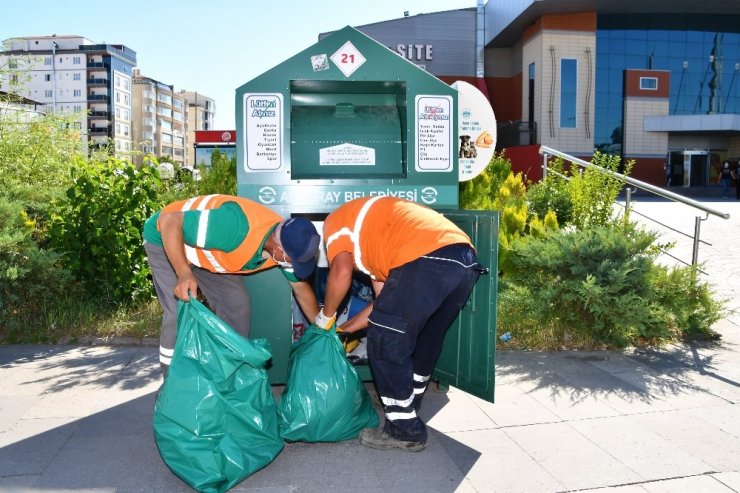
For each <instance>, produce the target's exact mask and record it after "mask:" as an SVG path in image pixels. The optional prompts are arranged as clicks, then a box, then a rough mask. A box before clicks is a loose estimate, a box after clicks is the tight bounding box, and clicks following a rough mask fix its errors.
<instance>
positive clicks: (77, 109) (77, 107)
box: [74, 104, 82, 112]
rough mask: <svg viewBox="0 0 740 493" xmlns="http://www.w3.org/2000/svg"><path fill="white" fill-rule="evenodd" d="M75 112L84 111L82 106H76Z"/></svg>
mask: <svg viewBox="0 0 740 493" xmlns="http://www.w3.org/2000/svg"><path fill="white" fill-rule="evenodd" d="M74 110H75V112H78V111H82V106H81V105H79V104H76V105H75V106H74Z"/></svg>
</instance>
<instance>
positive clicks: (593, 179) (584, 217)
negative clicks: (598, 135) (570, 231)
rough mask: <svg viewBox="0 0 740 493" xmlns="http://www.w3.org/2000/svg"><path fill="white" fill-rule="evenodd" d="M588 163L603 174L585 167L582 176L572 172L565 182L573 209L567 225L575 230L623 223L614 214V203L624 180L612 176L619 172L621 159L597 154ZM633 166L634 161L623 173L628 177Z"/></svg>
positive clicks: (625, 167) (628, 164) (626, 166)
mask: <svg viewBox="0 0 740 493" xmlns="http://www.w3.org/2000/svg"><path fill="white" fill-rule="evenodd" d="M591 163H592V164H594V165H596V166H600V167H601V168H603V169H605V170H606V172H603V171H599V170H596V169H593V168H586V169H585V170H583V172H582V173H578V172H572V173H571V179H570V181H569V182H568V192H569V195H570V202H571V204H572V207H573V209H572V217H571V221H570V222H571V224H573V225H574V226H575V227H577V228H586V227H589V226H606V225H609V224H614V223H617V222H619V221H623V220H624V219H620V218H619V217H618V216H616V215H615V213H614V202H615V201H616V200H617V196H618V195H619V192H620V191H621V189H622V186H624V180H623V179H622V178H619V177H616V176H614V173H616V172H619V170H620V166H621V158H620V157H619V156H613V155H609V154H601V153H599V152H596V153H594V157H593V159H592V160H591ZM633 165H634V162H633V161H630V162H628V163H627V164H626V165H625V166H624V170H623V174H624V175H629V173H630V171H631V170H632V166H633ZM572 171H575V166H574V168H573V169H572Z"/></svg>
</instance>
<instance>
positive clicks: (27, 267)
mask: <svg viewBox="0 0 740 493" xmlns="http://www.w3.org/2000/svg"><path fill="white" fill-rule="evenodd" d="M35 232H36V224H35V221H34V220H33V219H32V218H30V217H29V216H28V214H27V213H26V211H25V209H24V207H23V205H22V203H21V202H19V201H13V200H9V199H8V197H7V196H5V194H4V193H2V192H0V314H2V316H0V340H3V339H4V340H7V341H9V342H15V341H24V342H42V341H43V342H47V341H48V339H47V337H46V336H45V335H44V334H43V330H41V331H40V330H38V327H39V326H44V324H45V314H44V307H45V306H48V305H49V304H53V303H54V302H55V301H56V300H57V299H59V298H60V297H62V296H64V295H65V294H72V295H74V294H76V293H79V291H80V290H79V286H77V285H76V284H75V283H74V282H73V279H72V275H71V273H70V272H69V271H68V270H67V269H66V268H65V266H64V262H63V260H64V259H63V258H62V257H61V255H59V254H57V253H55V252H53V251H49V250H44V249H42V248H40V247H39V246H38V244H37V242H36V240H35V239H34V235H35Z"/></svg>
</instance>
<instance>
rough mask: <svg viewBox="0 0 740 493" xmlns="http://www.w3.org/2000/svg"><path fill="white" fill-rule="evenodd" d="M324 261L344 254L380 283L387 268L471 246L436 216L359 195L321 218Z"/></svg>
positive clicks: (390, 200)
mask: <svg viewBox="0 0 740 493" xmlns="http://www.w3.org/2000/svg"><path fill="white" fill-rule="evenodd" d="M324 238H325V241H326V252H327V259H328V260H329V263H330V264H331V261H332V260H333V259H334V257H335V256H336V255H337V254H339V253H341V252H350V253H351V254H352V255H353V257H354V263H355V266H356V267H357V269H358V270H360V271H362V272H364V273H366V274H368V275H369V276H370V277H371V278H372V279H375V280H377V281H381V282H385V280H386V279H387V278H388V274H389V272H390V271H391V270H392V269H394V268H396V267H400V266H402V265H404V264H407V263H408V262H411V261H413V260H416V259H418V258H419V257H422V256H423V255H426V254H428V253H431V252H433V251H435V250H438V249H439V248H442V247H444V246H447V245H454V244H459V243H462V244H468V245H471V246H472V243H471V241H470V238H468V236H467V235H466V234H465V233H464V232H463V231H462V230H461V229H460V228H458V227H457V226H455V224H454V223H452V221H450V220H449V219H447V218H446V217H444V216H443V215H442V214H440V213H438V212H437V211H434V210H432V209H430V208H428V207H425V206H423V205H421V204H417V203H415V202H410V201H408V200H404V199H398V198H395V197H384V196H375V197H365V198H361V199H355V200H352V201H350V202H347V203H346V204H343V205H342V206H340V207H339V208H338V209H336V210H335V211H334V212H332V213H331V214H329V216H328V217H327V218H326V220H325V221H324Z"/></svg>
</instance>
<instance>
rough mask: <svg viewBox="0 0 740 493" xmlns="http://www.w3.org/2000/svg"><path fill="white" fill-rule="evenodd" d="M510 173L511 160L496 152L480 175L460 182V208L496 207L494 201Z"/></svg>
mask: <svg viewBox="0 0 740 493" xmlns="http://www.w3.org/2000/svg"><path fill="white" fill-rule="evenodd" d="M509 174H511V162H509V160H508V159H506V158H505V157H504V155H503V154H502V153H501V154H494V155H493V157H491V160H490V161H489V163H488V165H487V166H486V169H485V170H483V172H482V173H481V174H480V175H478V176H476V177H475V178H473V179H472V180H468V181H464V182H462V183H460V185H459V188H460V199H459V202H460V208H461V209H469V210H482V211H488V210H493V209H495V207H494V205H493V202H494V201H495V200H496V197H498V193H499V189H500V188H501V185H503V183H504V181H505V180H506V178H507V177H508V176H509Z"/></svg>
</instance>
